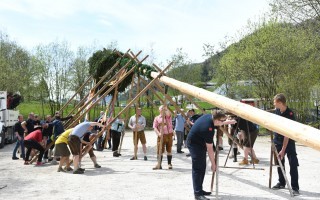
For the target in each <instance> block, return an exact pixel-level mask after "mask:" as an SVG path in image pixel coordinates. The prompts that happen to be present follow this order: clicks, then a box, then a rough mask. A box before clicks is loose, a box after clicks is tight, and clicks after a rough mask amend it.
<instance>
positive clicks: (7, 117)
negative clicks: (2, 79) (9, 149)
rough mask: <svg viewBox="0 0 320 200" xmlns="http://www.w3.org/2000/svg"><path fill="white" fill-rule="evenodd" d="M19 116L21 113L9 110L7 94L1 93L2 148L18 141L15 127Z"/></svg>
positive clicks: (0, 124) (0, 146) (0, 141)
mask: <svg viewBox="0 0 320 200" xmlns="http://www.w3.org/2000/svg"><path fill="white" fill-rule="evenodd" d="M18 115H19V111H17V110H11V109H7V92H6V91H0V148H3V147H4V145H5V144H11V143H13V142H15V141H16V138H15V134H14V130H13V127H14V125H15V123H16V122H17V121H18Z"/></svg>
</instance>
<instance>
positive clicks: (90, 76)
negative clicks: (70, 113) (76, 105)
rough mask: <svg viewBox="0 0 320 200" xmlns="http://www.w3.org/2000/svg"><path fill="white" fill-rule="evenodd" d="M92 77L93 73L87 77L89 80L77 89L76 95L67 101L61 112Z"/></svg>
mask: <svg viewBox="0 0 320 200" xmlns="http://www.w3.org/2000/svg"><path fill="white" fill-rule="evenodd" d="M91 79H92V75H91V76H89V77H88V78H87V80H86V81H85V82H84V83H83V84H82V85H81V86H80V87H79V88H78V89H77V91H76V92H75V93H74V95H73V96H72V97H71V98H70V99H69V100H68V101H67V103H65V104H64V105H63V106H62V107H61V108H60V110H59V112H62V111H63V109H64V108H65V107H67V105H68V104H69V103H70V102H71V101H72V100H73V99H74V97H75V96H76V95H77V94H78V93H79V92H80V91H81V90H82V89H83V88H84V86H85V85H87V83H88V82H89V81H90V80H91Z"/></svg>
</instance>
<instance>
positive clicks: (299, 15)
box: [271, 0, 320, 23]
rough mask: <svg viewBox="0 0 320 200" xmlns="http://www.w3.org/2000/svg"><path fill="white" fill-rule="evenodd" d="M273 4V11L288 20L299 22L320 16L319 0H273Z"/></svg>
mask: <svg viewBox="0 0 320 200" xmlns="http://www.w3.org/2000/svg"><path fill="white" fill-rule="evenodd" d="M271 6H272V10H273V12H274V13H275V14H276V15H278V16H280V17H282V18H283V19H284V20H286V21H288V20H289V21H292V22H295V23H299V22H303V21H305V20H307V19H319V17H320V1H318V0H273V2H272V3H271Z"/></svg>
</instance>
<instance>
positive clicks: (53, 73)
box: [35, 41, 74, 114]
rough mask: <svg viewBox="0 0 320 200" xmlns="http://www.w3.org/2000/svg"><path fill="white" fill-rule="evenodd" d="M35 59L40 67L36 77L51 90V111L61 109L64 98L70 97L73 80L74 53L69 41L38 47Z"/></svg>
mask: <svg viewBox="0 0 320 200" xmlns="http://www.w3.org/2000/svg"><path fill="white" fill-rule="evenodd" d="M35 59H36V60H38V61H37V63H38V64H39V65H38V66H39V67H40V68H37V69H38V70H39V71H38V76H35V79H36V80H38V81H37V82H36V83H37V84H39V82H40V80H44V81H45V82H46V85H47V87H48V90H49V105H50V109H51V112H52V114H53V112H54V111H55V110H59V109H60V106H61V103H62V101H63V100H65V99H67V98H68V95H69V94H68V93H69V91H70V90H71V91H72V89H73V88H72V87H71V82H72V73H71V72H72V70H71V68H72V65H73V64H74V54H73V52H72V51H71V50H70V47H69V44H68V43H67V42H59V41H57V42H51V43H49V44H47V45H39V46H37V47H36V52H35Z"/></svg>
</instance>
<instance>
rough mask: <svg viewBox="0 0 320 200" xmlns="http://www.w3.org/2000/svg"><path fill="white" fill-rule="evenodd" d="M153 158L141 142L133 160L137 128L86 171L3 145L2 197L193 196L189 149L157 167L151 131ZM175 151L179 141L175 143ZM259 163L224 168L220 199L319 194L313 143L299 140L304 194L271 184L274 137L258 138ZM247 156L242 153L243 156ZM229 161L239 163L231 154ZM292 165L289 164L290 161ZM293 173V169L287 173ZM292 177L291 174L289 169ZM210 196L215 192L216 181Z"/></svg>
mask: <svg viewBox="0 0 320 200" xmlns="http://www.w3.org/2000/svg"><path fill="white" fill-rule="evenodd" d="M146 137H147V147H148V161H144V160H143V153H142V149H141V146H140V145H139V151H138V160H134V161H131V160H130V158H131V156H132V154H133V144H132V133H131V132H130V131H128V132H127V133H126V135H125V137H124V142H123V150H122V152H121V153H122V156H121V157H119V158H115V157H112V152H111V151H110V150H107V149H106V150H104V151H103V152H97V151H95V154H96V156H97V158H98V163H99V164H100V165H101V166H102V168H100V169H95V168H94V167H93V164H92V162H91V160H90V158H89V157H88V156H86V157H85V158H84V159H83V161H82V166H83V167H84V168H85V169H86V171H85V173H84V174H82V175H76V174H72V173H70V172H68V173H62V172H56V170H57V165H52V164H49V163H46V164H45V165H44V166H41V167H36V166H34V165H28V166H25V165H23V161H22V160H21V159H20V160H12V159H11V157H12V150H13V148H14V144H11V145H6V146H5V147H4V148H3V149H0V172H1V176H0V199H21V198H25V199H102V198H104V199H158V200H160V199H186V200H188V199H190V200H191V199H194V196H193V189H192V179H191V160H190V158H187V157H186V156H185V154H186V153H187V152H188V150H187V149H183V151H185V154H176V153H174V155H173V170H168V169H167V160H166V158H164V160H163V168H164V169H163V170H157V171H154V170H152V167H154V166H155V165H156V155H155V144H156V136H155V134H154V132H153V131H146ZM173 150H174V151H173V152H176V147H175V146H174V147H173ZM228 150H229V147H228V145H227V139H226V138H224V150H223V151H221V153H220V156H219V162H220V166H221V165H224V162H225V160H226V156H227V153H228ZM255 150H256V154H257V156H258V157H259V159H260V161H261V162H260V163H259V164H258V165H256V166H255V167H256V169H252V168H253V166H252V165H251V166H247V168H250V169H238V168H220V169H219V178H218V181H219V187H218V198H219V199H244V200H253V199H276V200H278V199H320V191H319V189H320V186H319V181H320V173H319V169H320V162H319V158H320V154H319V152H318V151H316V150H313V149H311V148H309V147H305V146H302V145H299V144H297V152H298V159H299V163H300V167H299V175H300V180H299V183H300V193H301V195H300V196H297V197H294V198H291V197H290V194H289V191H288V190H286V189H285V190H280V191H274V190H271V189H269V188H268V181H269V160H270V139H269V137H267V136H265V137H259V138H258V139H257V142H256V144H255ZM241 159H242V156H241V155H240V156H239V157H238V160H239V161H241ZM226 166H228V167H238V166H239V165H238V163H233V162H232V159H228V162H227V165H226ZM287 169H289V168H288V166H287ZM287 174H288V173H287ZM211 175H212V173H211V171H210V164H208V166H207V174H206V177H205V180H204V184H203V186H204V190H206V191H209V190H210V183H211ZM289 179H290V175H289ZM276 182H277V174H276V167H273V180H272V185H274V184H275V183H276ZM208 198H210V199H215V198H216V186H215V187H214V192H213V195H211V196H208Z"/></svg>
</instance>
